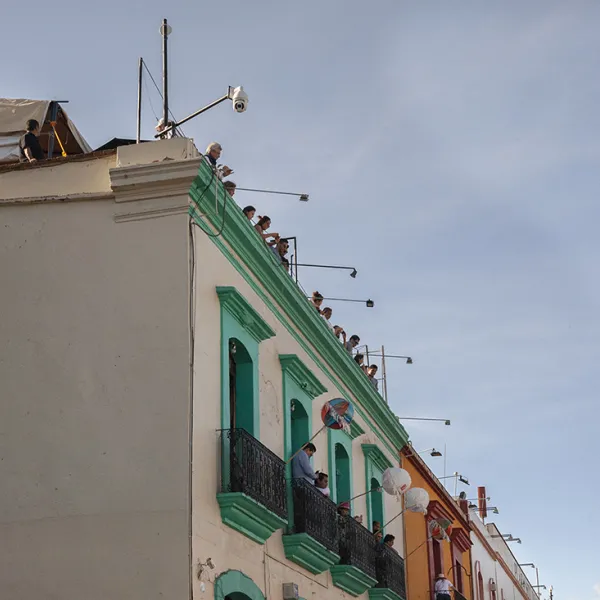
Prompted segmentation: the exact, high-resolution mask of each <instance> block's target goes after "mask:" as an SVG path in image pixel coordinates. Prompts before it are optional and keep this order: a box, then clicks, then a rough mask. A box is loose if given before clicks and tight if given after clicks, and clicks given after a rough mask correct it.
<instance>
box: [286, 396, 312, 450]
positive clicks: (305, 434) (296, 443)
mask: <svg viewBox="0 0 600 600" xmlns="http://www.w3.org/2000/svg"><path fill="white" fill-rule="evenodd" d="M290 411H291V420H292V453H294V452H296V451H297V450H299V449H300V448H302V446H303V445H304V444H306V442H308V440H309V439H310V438H311V435H310V421H309V418H308V414H307V413H306V410H305V408H304V406H303V405H302V403H301V402H299V401H298V400H292V401H291V406H290Z"/></svg>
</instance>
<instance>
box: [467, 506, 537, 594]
mask: <svg viewBox="0 0 600 600" xmlns="http://www.w3.org/2000/svg"><path fill="white" fill-rule="evenodd" d="M469 516H470V522H471V541H472V542H473V546H472V547H471V558H472V562H473V567H472V571H471V573H472V581H473V592H474V598H475V600H538V596H537V594H536V593H535V591H534V589H533V587H532V586H531V583H530V582H529V580H528V579H527V577H526V575H525V573H524V572H523V570H522V569H521V567H520V566H519V564H518V562H517V559H516V558H515V556H514V554H513V553H512V552H511V550H510V548H509V547H508V544H507V542H506V541H505V540H504V539H503V537H502V534H501V533H500V531H499V530H498V528H497V527H496V526H495V525H494V524H493V523H488V524H484V523H483V521H482V520H481V519H480V518H479V515H478V513H477V511H476V510H471V511H470V515H469Z"/></svg>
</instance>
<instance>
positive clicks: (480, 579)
mask: <svg viewBox="0 0 600 600" xmlns="http://www.w3.org/2000/svg"><path fill="white" fill-rule="evenodd" d="M484 593H485V592H484V589H483V575H482V574H481V571H479V573H477V598H478V600H485V595H484Z"/></svg>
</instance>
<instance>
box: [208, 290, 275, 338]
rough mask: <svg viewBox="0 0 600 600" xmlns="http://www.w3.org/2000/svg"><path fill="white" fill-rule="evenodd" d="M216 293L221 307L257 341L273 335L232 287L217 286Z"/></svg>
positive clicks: (269, 328)
mask: <svg viewBox="0 0 600 600" xmlns="http://www.w3.org/2000/svg"><path fill="white" fill-rule="evenodd" d="M217 294H218V296H219V301H220V302H221V308H223V309H225V310H226V311H227V312H229V314H231V316H232V317H233V318H234V319H235V320H236V321H238V323H239V324H240V325H241V326H242V327H243V328H244V329H245V330H246V331H248V333H250V335H251V336H252V337H253V338H254V339H255V340H256V341H257V342H259V343H260V342H262V341H264V340H268V339H269V338H271V337H273V336H274V335H275V332H274V331H273V330H272V329H271V327H269V325H268V323H267V322H266V321H265V320H264V319H263V318H262V317H261V316H260V315H259V314H258V313H257V312H256V311H255V310H254V308H252V306H251V305H250V303H249V302H248V300H246V298H244V296H242V295H241V294H240V293H239V292H238V291H237V290H236V289H235V288H234V287H232V286H226V287H217Z"/></svg>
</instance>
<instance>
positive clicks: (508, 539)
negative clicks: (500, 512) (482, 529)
mask: <svg viewBox="0 0 600 600" xmlns="http://www.w3.org/2000/svg"><path fill="white" fill-rule="evenodd" d="M490 537H492V538H502V539H503V540H504V541H505V542H517V544H520V543H521V538H516V537H513V535H512V533H503V534H502V535H492V536H490Z"/></svg>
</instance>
